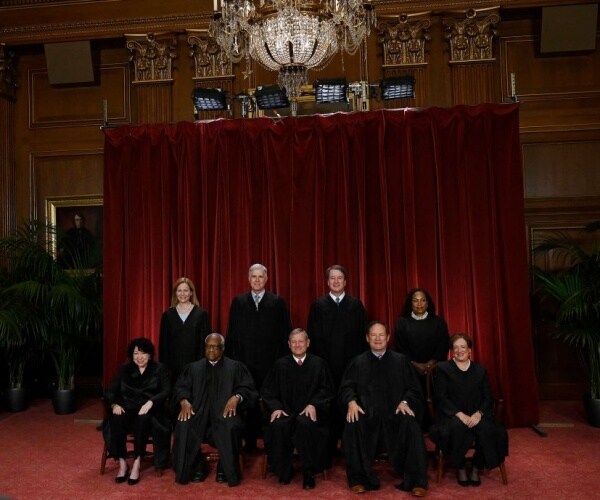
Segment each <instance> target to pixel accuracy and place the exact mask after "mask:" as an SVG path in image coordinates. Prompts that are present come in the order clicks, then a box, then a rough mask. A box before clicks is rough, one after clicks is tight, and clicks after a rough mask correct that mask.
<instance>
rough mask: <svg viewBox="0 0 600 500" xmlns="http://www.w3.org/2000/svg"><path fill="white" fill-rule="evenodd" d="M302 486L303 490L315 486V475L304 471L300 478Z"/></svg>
mask: <svg viewBox="0 0 600 500" xmlns="http://www.w3.org/2000/svg"><path fill="white" fill-rule="evenodd" d="M302 487H303V488H304V489H305V490H312V489H313V488H314V487H315V477H314V476H313V475H312V474H309V473H307V472H305V473H304V479H303V480H302Z"/></svg>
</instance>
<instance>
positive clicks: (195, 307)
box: [158, 278, 210, 383]
mask: <svg viewBox="0 0 600 500" xmlns="http://www.w3.org/2000/svg"><path fill="white" fill-rule="evenodd" d="M209 333H210V322H209V319H208V314H207V312H206V311H205V310H204V309H202V308H201V307H200V304H199V303H198V297H197V295H196V287H195V286H194V283H192V280H190V279H188V278H179V279H178V280H177V281H176V282H175V284H174V285H173V291H172V293H171V307H169V309H167V310H166V311H165V312H164V313H163V315H162V318H161V320H160V337H159V344H158V345H159V358H160V360H161V361H162V362H163V363H165V364H166V365H167V367H168V368H169V371H170V372H171V380H172V381H173V383H175V382H176V381H177V378H178V377H179V374H180V373H181V371H182V370H183V368H184V366H185V365H187V364H188V363H191V362H192V361H197V360H199V359H200V358H201V357H202V356H204V339H206V336H207V335H208V334H209Z"/></svg>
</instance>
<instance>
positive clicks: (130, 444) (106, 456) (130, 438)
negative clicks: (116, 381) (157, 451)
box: [100, 398, 163, 477]
mask: <svg viewBox="0 0 600 500" xmlns="http://www.w3.org/2000/svg"><path fill="white" fill-rule="evenodd" d="M101 399H102V406H103V408H104V418H103V426H104V425H106V422H107V420H108V415H109V409H108V408H107V407H106V402H105V401H104V398H101ZM103 426H102V428H103ZM103 437H104V436H103ZM102 441H103V448H102V457H101V458H100V475H104V472H105V470H106V462H107V460H108V459H109V458H113V460H115V462H116V461H117V459H115V458H114V457H111V455H110V453H109V451H108V446H107V444H106V440H105V439H103V440H102ZM133 445H134V438H133V434H131V433H129V434H127V439H126V442H125V446H126V447H127V458H134V451H133ZM148 446H150V450H151V451H148ZM144 460H148V461H153V460H154V440H153V439H152V434H150V436H148V440H147V441H146V453H145V454H144ZM154 471H155V473H156V475H157V476H159V477H160V476H162V475H163V469H162V468H160V467H155V468H154Z"/></svg>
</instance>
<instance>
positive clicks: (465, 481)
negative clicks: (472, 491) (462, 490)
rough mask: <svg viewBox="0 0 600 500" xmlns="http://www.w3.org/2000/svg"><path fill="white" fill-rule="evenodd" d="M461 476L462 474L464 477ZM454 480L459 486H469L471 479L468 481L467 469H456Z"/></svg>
mask: <svg viewBox="0 0 600 500" xmlns="http://www.w3.org/2000/svg"><path fill="white" fill-rule="evenodd" d="M461 472H462V474H461ZM461 476H464V478H465V479H461ZM456 481H457V482H458V484H460V485H461V486H469V485H470V484H471V481H469V478H468V476H467V471H466V470H464V469H458V470H457V471H456Z"/></svg>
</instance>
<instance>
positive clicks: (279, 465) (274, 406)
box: [261, 354, 335, 478]
mask: <svg viewBox="0 0 600 500" xmlns="http://www.w3.org/2000/svg"><path fill="white" fill-rule="evenodd" d="M334 396H335V392H334V388H333V381H332V378H331V372H330V370H329V367H328V366H327V363H326V362H325V360H323V359H322V358H320V357H318V356H314V355H312V354H307V355H306V358H305V359H304V363H303V364H302V366H298V363H297V362H296V360H295V358H294V357H293V356H292V355H291V354H288V355H287V356H284V357H282V358H280V359H278V360H277V361H276V363H275V366H274V367H273V369H272V370H271V371H270V372H269V374H268V375H267V378H266V379H265V382H264V384H263V386H262V389H261V398H262V400H263V402H264V404H265V408H266V410H267V412H266V413H267V414H266V415H265V417H266V418H267V420H270V417H271V413H272V412H273V411H275V410H283V411H285V413H287V415H288V416H287V417H286V416H281V417H279V418H278V419H277V420H275V421H274V422H271V423H269V424H267V427H266V430H265V447H266V449H267V454H268V457H269V463H270V464H271V468H272V470H273V472H275V473H276V474H277V475H278V476H279V477H280V478H281V477H285V476H286V475H289V474H290V473H291V468H292V453H293V449H294V447H295V448H296V449H297V450H298V453H299V455H300V460H301V462H302V466H303V468H304V470H306V471H310V472H311V473H314V472H318V471H321V470H323V469H324V468H326V467H327V466H328V457H327V438H328V434H329V429H328V424H329V419H328V418H327V414H328V411H329V406H330V404H331V401H332V400H333V398H334ZM309 404H310V405H313V406H314V407H315V408H316V410H317V421H316V422H313V421H312V420H310V418H308V417H306V416H300V415H299V414H300V413H301V412H302V411H303V410H304V408H306V406H307V405H309Z"/></svg>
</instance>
